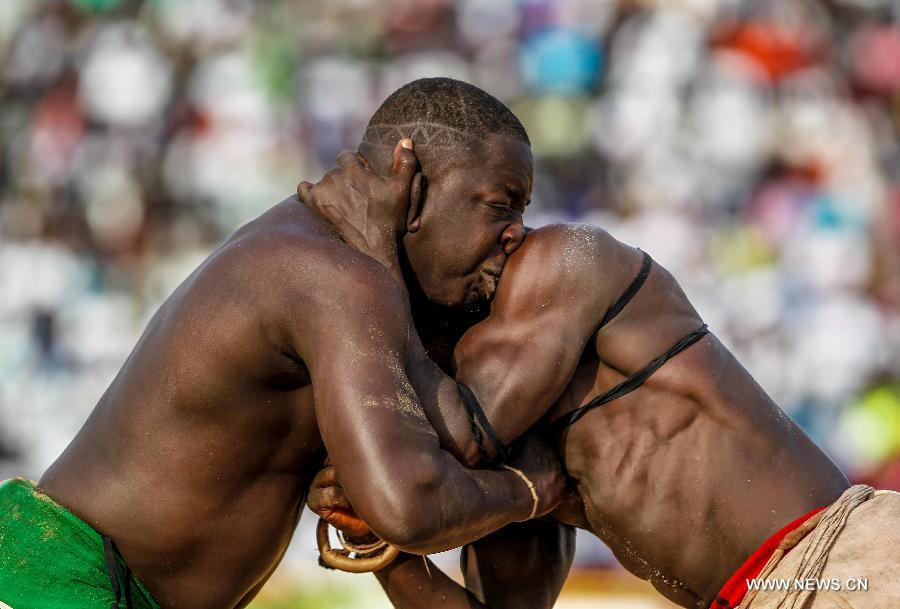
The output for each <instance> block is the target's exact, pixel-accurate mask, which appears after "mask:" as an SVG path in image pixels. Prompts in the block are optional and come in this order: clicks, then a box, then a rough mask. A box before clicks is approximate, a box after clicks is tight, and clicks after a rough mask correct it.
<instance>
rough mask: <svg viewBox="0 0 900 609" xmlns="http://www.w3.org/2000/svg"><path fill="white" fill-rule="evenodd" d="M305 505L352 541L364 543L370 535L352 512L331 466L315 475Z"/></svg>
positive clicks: (361, 521)
mask: <svg viewBox="0 0 900 609" xmlns="http://www.w3.org/2000/svg"><path fill="white" fill-rule="evenodd" d="M306 505H308V506H309V509H311V510H312V511H313V512H315V513H316V514H317V515H318V516H319V517H320V518H322V519H323V520H325V521H326V522H328V523H329V524H330V525H331V526H333V527H334V528H336V529H338V530H339V531H341V533H343V534H344V535H345V536H347V537H349V538H351V539H352V540H354V541H365V540H368V538H369V537H370V536H371V535H372V531H371V530H370V529H369V525H367V524H366V523H365V522H363V520H362V519H361V518H360V517H359V516H357V515H356V512H355V511H353V506H351V505H350V501H348V500H347V496H346V495H345V494H344V488H343V487H342V486H341V483H340V482H339V481H338V479H337V475H336V474H335V472H334V467H333V466H331V465H326V466H325V468H323V469H322V470H321V471H320V472H319V473H318V474H316V477H315V478H314V479H313V482H312V486H311V487H310V489H309V497H308V498H307V500H306Z"/></svg>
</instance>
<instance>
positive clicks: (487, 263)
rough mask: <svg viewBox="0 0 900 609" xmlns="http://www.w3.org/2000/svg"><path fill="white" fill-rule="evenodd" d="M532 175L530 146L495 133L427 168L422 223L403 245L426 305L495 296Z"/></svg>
mask: <svg viewBox="0 0 900 609" xmlns="http://www.w3.org/2000/svg"><path fill="white" fill-rule="evenodd" d="M532 173H533V161H532V157H531V148H529V146H528V145H527V144H526V143H524V142H522V141H521V140H518V139H515V138H511V137H507V136H501V135H489V136H488V137H486V138H485V139H484V140H483V143H482V146H481V147H480V149H478V150H473V151H470V152H465V151H464V152H463V153H461V154H460V156H459V157H458V158H457V159H456V160H455V161H453V162H452V163H446V164H444V166H442V167H440V168H439V169H437V170H434V171H426V176H427V180H428V182H427V190H426V198H425V201H424V205H423V208H422V214H421V226H420V228H419V230H418V231H416V232H414V233H407V234H406V235H405V236H404V238H403V246H404V250H405V251H406V256H407V259H408V260H409V264H410V266H411V267H412V270H413V273H414V274H415V276H416V279H417V280H418V282H419V285H420V286H421V288H422V290H423V292H424V293H425V296H426V297H427V298H428V299H429V300H431V301H433V302H436V303H440V304H444V305H449V306H460V305H468V304H474V303H477V302H483V301H487V300H491V299H492V298H493V297H494V292H495V291H496V289H497V283H498V281H499V278H500V273H501V272H502V271H503V267H504V266H505V264H506V259H507V258H508V257H509V255H510V254H512V253H513V252H514V251H515V250H516V249H518V247H519V246H520V245H521V244H522V241H523V240H524V238H525V229H524V226H523V224H522V213H523V212H524V211H525V206H526V205H527V204H528V202H529V201H530V199H531V185H532Z"/></svg>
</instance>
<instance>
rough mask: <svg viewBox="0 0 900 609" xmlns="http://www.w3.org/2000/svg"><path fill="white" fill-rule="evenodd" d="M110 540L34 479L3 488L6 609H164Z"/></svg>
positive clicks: (1, 589) (1, 568) (0, 573)
mask: <svg viewBox="0 0 900 609" xmlns="http://www.w3.org/2000/svg"><path fill="white" fill-rule="evenodd" d="M107 540H108V538H104V537H103V536H102V535H100V533H98V532H97V531H95V530H94V529H92V528H91V527H90V525H88V524H87V523H86V522H84V521H83V520H81V519H80V518H78V517H77V516H76V515H75V514H73V513H72V512H70V511H68V510H67V509H65V508H64V507H62V506H61V505H59V504H58V503H56V502H55V501H53V500H52V499H50V498H49V497H48V496H47V495H44V494H43V493H41V492H39V491H38V490H37V489H36V488H35V483H34V482H32V481H31V480H27V479H25V478H15V479H13V480H7V481H6V482H4V483H2V484H0V607H3V604H4V603H5V604H6V605H7V606H8V607H10V608H11V609H112V608H116V607H119V608H121V609H128V608H129V607H130V608H132V609H159V605H158V604H157V603H156V601H154V600H153V597H152V596H151V595H150V593H149V592H148V591H147V589H146V588H144V586H143V585H142V584H141V583H140V582H139V581H137V580H136V579H135V578H134V577H133V576H130V572H129V571H128V567H127V566H126V564H125V561H124V560H123V559H122V556H121V554H119V552H118V551H117V550H115V546H114V545H113V544H112V543H111V542H109V541H107ZM104 544H106V546H105V545H104ZM105 552H106V553H105ZM107 556H108V557H109V562H107V559H106V558H107ZM107 565H109V567H108V566H107ZM110 567H111V568H110ZM111 571H112V573H111ZM113 577H114V578H115V580H116V584H115V587H116V588H120V589H121V592H120V594H119V595H118V596H119V597H120V598H119V600H118V602H117V598H116V597H117V595H116V592H115V590H114V584H113V579H112V578H113ZM126 583H127V587H126V586H124V584H126Z"/></svg>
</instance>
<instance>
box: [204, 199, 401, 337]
mask: <svg viewBox="0 0 900 609" xmlns="http://www.w3.org/2000/svg"><path fill="white" fill-rule="evenodd" d="M204 267H206V268H205V269H203V274H204V275H205V276H206V281H205V282H204V283H205V284H206V289H207V290H210V289H213V290H217V291H219V292H225V291H228V294H227V295H228V297H229V298H231V299H232V300H233V301H234V302H235V303H238V304H239V306H242V307H243V308H244V309H245V310H246V313H247V315H248V316H250V317H255V318H258V319H259V321H260V323H262V324H263V325H265V326H267V327H268V328H269V329H270V330H271V331H273V332H272V333H273V334H274V335H276V336H277V337H278V338H277V340H278V342H291V343H293V346H294V347H295V348H296V349H298V350H302V348H303V345H301V344H297V343H298V340H299V341H300V342H303V341H304V340H305V338H306V337H308V336H310V335H311V333H313V330H314V329H322V328H325V329H326V330H327V329H330V328H336V327H343V328H347V329H351V328H348V326H352V325H353V324H354V323H356V322H359V320H360V319H362V318H363V317H364V316H374V317H378V316H385V315H390V314H392V313H393V314H394V315H395V316H396V310H397V309H398V308H400V309H401V310H402V308H403V307H404V306H405V304H406V301H405V299H404V298H403V297H402V293H401V292H400V290H399V288H398V286H397V285H396V283H395V282H394V280H393V278H392V277H391V276H390V274H389V272H388V271H387V269H385V268H384V267H383V266H382V265H381V264H379V263H378V262H377V261H375V260H373V259H372V258H369V257H368V256H365V255H364V254H361V253H360V252H358V251H356V250H355V249H353V248H351V247H350V246H348V245H347V244H345V243H344V242H342V241H341V240H340V239H339V238H338V237H337V235H336V233H335V232H334V231H333V230H332V229H331V228H330V225H328V224H327V223H325V222H324V221H323V220H322V219H321V218H319V217H318V216H316V215H315V214H314V213H313V212H312V211H311V210H309V209H308V208H306V207H305V206H304V205H302V204H301V203H299V202H296V201H293V202H292V201H291V200H288V201H286V202H284V203H282V204H280V205H277V206H275V207H273V208H272V209H270V210H269V211H267V212H265V213H264V214H263V215H262V216H260V217H259V218H257V219H256V220H253V221H252V222H250V223H248V224H247V225H245V226H243V227H241V228H240V229H238V231H236V232H235V234H234V235H233V236H232V237H231V238H230V239H228V240H227V241H226V242H225V243H224V244H223V245H222V246H221V247H220V248H219V249H218V250H217V251H216V252H215V253H214V254H213V255H212V256H210V258H209V259H208V260H207V261H206V262H205V263H204Z"/></svg>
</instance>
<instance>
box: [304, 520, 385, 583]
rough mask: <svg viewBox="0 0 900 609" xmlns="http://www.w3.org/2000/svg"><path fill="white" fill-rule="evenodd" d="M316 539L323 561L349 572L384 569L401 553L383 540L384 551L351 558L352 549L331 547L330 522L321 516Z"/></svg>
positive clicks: (367, 571) (369, 571)
mask: <svg viewBox="0 0 900 609" xmlns="http://www.w3.org/2000/svg"><path fill="white" fill-rule="evenodd" d="M316 541H317V542H318V544H319V555H320V556H321V557H322V562H324V563H325V564H326V565H328V566H329V567H332V568H334V569H339V570H341V571H346V572H347V573H371V572H372V571H377V570H379V569H383V568H384V567H386V566H388V565H389V564H391V563H392V562H393V561H394V559H395V558H397V556H398V555H399V554H400V549H399V548H396V547H394V546H392V545H390V544H389V543H387V542H382V543H384V551H382V552H381V553H380V554H377V555H375V556H364V557H362V558H351V557H350V550H347V549H346V548H342V549H336V548H332V547H331V540H330V539H329V538H328V522H327V521H325V520H324V519H322V518H319V524H318V525H316ZM378 545H380V544H378ZM377 549H380V548H377ZM372 551H375V550H370V551H369V552H372Z"/></svg>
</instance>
